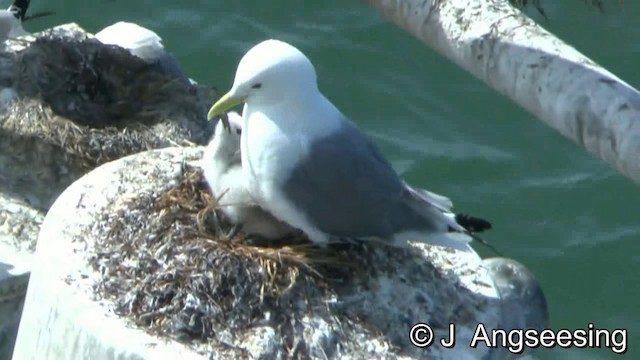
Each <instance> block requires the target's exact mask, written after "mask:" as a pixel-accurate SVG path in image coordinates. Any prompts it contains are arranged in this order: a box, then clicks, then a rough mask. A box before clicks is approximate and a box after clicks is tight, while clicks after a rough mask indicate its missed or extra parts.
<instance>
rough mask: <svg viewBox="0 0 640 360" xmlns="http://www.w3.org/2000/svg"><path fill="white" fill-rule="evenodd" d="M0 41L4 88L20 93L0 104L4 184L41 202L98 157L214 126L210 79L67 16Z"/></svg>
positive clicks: (190, 138) (202, 136) (1, 188)
mask: <svg viewBox="0 0 640 360" xmlns="http://www.w3.org/2000/svg"><path fill="white" fill-rule="evenodd" d="M3 46H4V47H3V49H2V50H1V51H0V88H6V89H13V90H15V92H16V94H17V96H16V99H15V100H14V101H13V102H11V103H10V104H9V105H8V106H7V107H6V108H5V109H4V111H3V112H2V113H1V114H0V170H1V171H0V192H2V193H5V194H8V195H10V196H12V197H16V198H19V199H22V200H24V201H27V202H28V203H29V204H30V205H32V206H33V207H35V208H37V209H39V210H47V209H48V207H49V206H50V205H51V203H52V202H53V201H54V200H55V198H56V197H57V196H58V195H59V194H60V192H61V191H63V190H64V189H65V188H66V187H68V186H69V185H70V184H71V183H72V182H73V181H75V180H77V179H78V178H79V177H81V176H82V175H84V174H85V173H87V172H88V171H90V170H92V169H94V168H95V167H97V166H99V165H101V164H104V163H106V162H109V161H112V160H115V159H118V158H121V157H123V156H126V155H130V154H134V153H138V152H141V151H145V150H150V149H157V148H164V147H169V146H175V145H181V146H189V145H193V144H205V143H206V142H207V141H208V139H209V138H210V136H211V134H212V131H213V127H212V124H211V123H209V122H208V121H207V119H206V112H207V110H208V108H209V106H210V105H211V103H212V102H213V101H215V99H216V97H217V94H216V91H215V90H214V89H213V88H211V87H208V86H203V85H191V84H189V83H187V82H185V81H184V79H176V78H172V77H169V76H168V75H166V74H164V73H161V72H159V71H158V70H157V68H156V67H154V66H153V65H152V64H151V65H150V64H147V63H145V62H144V61H142V60H141V59H139V58H137V57H135V56H133V55H131V54H130V53H129V52H128V51H126V50H124V49H122V48H119V47H117V46H109V45H104V44H102V43H100V42H99V41H97V40H95V39H92V38H91V37H90V35H88V34H87V33H86V32H85V31H84V30H82V29H81V28H79V27H77V26H75V25H73V24H71V25H63V26H60V27H56V28H54V29H52V30H50V31H46V32H43V33H41V34H37V35H36V36H35V37H27V38H26V39H20V40H15V41H8V42H7V44H4V45H3ZM3 91H4V89H3Z"/></svg>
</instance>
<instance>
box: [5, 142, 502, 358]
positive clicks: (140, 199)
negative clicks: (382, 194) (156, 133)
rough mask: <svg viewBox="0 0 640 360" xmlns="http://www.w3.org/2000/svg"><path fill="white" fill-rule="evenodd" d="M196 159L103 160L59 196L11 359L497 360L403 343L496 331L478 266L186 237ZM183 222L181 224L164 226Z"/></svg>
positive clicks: (365, 249) (416, 253)
mask: <svg viewBox="0 0 640 360" xmlns="http://www.w3.org/2000/svg"><path fill="white" fill-rule="evenodd" d="M201 151H202V148H169V149H164V150H156V151H150V152H145V153H141V154H137V155H133V156H129V157H126V158H123V159H120V160H117V161H115V162H110V163H108V164H106V165H103V166H101V167H99V168H97V169H96V170H94V171H92V172H91V173H89V174H88V175H86V176H84V177H83V178H82V179H80V180H79V181H77V182H76V183H74V184H73V185H72V186H71V187H70V188H68V189H67V190H66V191H65V192H64V193H63V194H62V195H61V196H60V197H59V198H58V200H57V201H56V202H55V204H54V205H53V207H52V208H51V210H50V212H49V213H48V215H47V217H46V219H45V222H44V224H43V226H42V231H41V233H40V239H39V241H38V246H37V251H36V255H35V256H36V259H35V263H36V264H37V265H36V267H35V268H34V270H33V274H32V279H31V282H30V284H29V290H28V294H27V300H26V304H25V313H24V316H23V319H22V322H21V325H20V331H19V335H18V341H17V344H16V352H15V356H17V358H26V357H33V356H35V357H41V358H52V357H55V358H77V357H81V356H82V357H84V358H123V359H133V358H148V359H153V358H158V356H161V355H162V357H167V356H168V355H167V354H171V356H172V357H173V356H176V357H178V356H179V357H180V358H203V359H204V358H237V357H254V358H255V357H264V358H282V357H289V356H299V357H314V358H315V357H325V356H326V357H330V358H341V357H342V358H344V357H351V358H385V357H400V358H405V357H406V358H425V357H427V358H460V359H466V358H481V357H483V356H485V355H487V354H488V350H487V349H486V348H478V349H470V348H468V347H467V346H457V347H456V348H454V349H444V348H442V347H440V346H438V345H434V346H432V347H429V348H424V349H421V348H416V347H414V346H413V345H411V343H410V342H409V338H408V332H409V329H410V328H411V327H412V326H413V325H414V324H415V323H416V322H425V323H429V324H430V325H431V326H432V327H433V329H434V332H435V334H436V337H437V338H439V337H442V336H444V335H446V334H447V328H448V324H449V323H455V324H456V326H457V328H456V331H457V338H458V342H459V344H465V343H466V344H468V343H469V341H470V337H471V335H472V334H473V332H474V330H475V327H476V325H477V324H478V323H479V322H482V323H484V324H485V325H486V326H487V329H489V330H490V329H492V328H494V327H496V326H498V324H499V322H500V320H501V319H500V318H501V315H502V314H501V302H500V300H499V299H498V293H497V289H496V288H495V286H494V285H493V280H492V279H491V277H490V276H489V273H488V272H487V271H486V269H485V268H484V267H483V265H482V261H481V260H480V259H479V257H478V256H477V255H476V254H475V253H473V252H467V253H462V252H456V251H453V250H449V249H444V248H440V247H430V246H427V245H423V244H416V245H414V246H412V247H411V248H410V249H407V250H403V249H395V248H387V247H374V246H373V245H371V246H369V245H367V246H355V245H354V246H355V247H353V246H351V245H349V246H346V247H340V248H329V249H326V250H318V251H319V252H313V251H311V250H309V249H308V247H304V246H298V247H296V246H294V245H291V246H287V247H282V248H275V249H273V248H271V249H266V248H258V247H255V246H250V245H242V244H238V243H237V242H236V241H235V240H233V239H231V240H225V239H222V240H221V239H219V238H217V239H216V238H215V236H214V235H212V234H210V233H209V234H207V232H206V231H204V232H203V230H202V229H197V228H195V227H194V226H195V225H190V224H195V223H198V222H199V219H200V218H201V216H202V214H203V212H202V211H205V212H206V201H204V202H198V201H195V200H190V199H192V198H195V197H198V196H200V195H198V194H201V192H200V190H199V187H202V188H203V189H205V188H206V185H205V184H204V182H203V181H202V180H198V178H197V176H201V174H200V175H198V170H199V169H198V168H197V165H198V163H199V157H200V156H201ZM194 171H195V172H194ZM185 178H194V179H195V180H194V181H191V182H186V183H185ZM185 184H186V185H185ZM167 194H168V195H167ZM183 198H184V199H187V200H184V201H183V200H180V199H183ZM181 201H182V202H181ZM185 201H186V202H185ZM190 204H191V205H190ZM193 204H196V205H193ZM193 207H202V208H203V209H195V208H193ZM175 209H178V210H179V212H178V211H176V212H175V213H176V214H181V215H180V217H177V218H170V220H171V221H168V222H166V221H165V220H166V219H167V218H165V216H166V214H169V213H172V212H174V210H175ZM131 224H138V226H131ZM190 227H194V229H193V230H194V231H193V232H192V231H191V230H192V229H191V228H190ZM195 230H197V231H195ZM167 249H168V250H167ZM167 251H169V252H167ZM273 255H276V256H273ZM158 291H159V292H161V294H160V293H158ZM154 292H155V293H156V295H154ZM205 294H212V295H209V298H207V297H206V296H204V295H205ZM42 299H47V301H43V300H42ZM140 309H143V311H140ZM153 309H155V310H154V311H155V312H154V311H151V310H153ZM116 314H118V315H120V317H118V316H116ZM181 319H182V320H185V319H186V321H183V322H180V320H181ZM136 324H137V326H136ZM194 324H195V326H194ZM178 325H179V326H178ZM145 329H146V330H147V331H145ZM207 330H208V331H207ZM150 333H152V334H158V335H159V336H152V335H150ZM175 339H178V340H180V342H178V341H176V340H175ZM437 343H438V342H437V340H436V344H437Z"/></svg>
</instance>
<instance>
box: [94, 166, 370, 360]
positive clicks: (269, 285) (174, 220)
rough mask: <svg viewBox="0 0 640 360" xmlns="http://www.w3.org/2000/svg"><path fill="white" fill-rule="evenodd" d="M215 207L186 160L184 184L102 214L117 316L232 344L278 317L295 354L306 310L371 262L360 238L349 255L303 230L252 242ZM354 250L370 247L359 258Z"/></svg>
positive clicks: (104, 258) (105, 274)
mask: <svg viewBox="0 0 640 360" xmlns="http://www.w3.org/2000/svg"><path fill="white" fill-rule="evenodd" d="M147 209H152V210H151V212H152V215H151V216H149V215H148V214H146V213H147V212H148V210H147ZM216 212H217V202H216V199H214V198H213V197H212V196H211V194H210V192H209V191H208V189H207V186H206V184H205V183H204V179H203V177H202V171H201V170H200V169H199V168H193V167H191V166H187V168H186V169H185V175H184V177H183V180H182V182H181V183H180V184H179V185H178V186H177V187H174V188H171V189H169V190H168V191H166V192H163V193H161V194H159V195H158V196H157V197H154V196H148V197H144V198H141V199H136V201H135V202H132V203H129V204H127V205H125V206H124V207H123V208H121V210H120V211H118V212H116V213H115V214H111V215H105V216H104V218H103V219H101V221H100V223H103V224H107V225H106V226H107V227H108V228H109V229H110V230H109V232H108V234H107V235H106V236H105V237H103V238H101V239H98V241H97V242H96V249H95V253H94V255H93V256H91V258H90V264H91V265H92V266H93V268H94V269H95V270H96V271H98V272H99V273H100V274H102V280H101V281H100V282H99V283H98V284H97V285H96V288H95V292H96V293H97V294H100V296H102V297H104V298H107V299H110V300H113V301H114V303H115V309H116V312H117V313H118V314H119V315H121V316H124V317H126V318H129V319H131V320H132V321H133V322H134V323H136V324H137V325H139V326H141V327H143V328H145V329H147V330H149V331H151V332H152V333H155V334H163V335H167V336H170V337H172V338H175V339H178V340H182V341H187V340H189V341H192V340H205V341H206V340H212V339H215V340H216V341H218V342H219V343H225V339H227V340H228V339H232V338H233V337H234V335H233V334H235V333H236V332H238V331H241V330H243V329H248V328H250V327H251V326H253V325H256V324H259V323H261V322H265V321H266V322H273V323H277V324H278V326H277V328H278V331H279V332H280V333H279V337H280V338H282V339H288V342H287V344H283V346H285V347H287V349H288V351H289V352H290V353H292V354H293V353H295V352H296V351H297V350H296V349H297V348H298V347H303V346H304V344H303V343H301V342H299V341H298V340H299V337H298V336H296V332H297V331H296V330H295V329H294V324H295V323H296V321H294V319H295V318H296V317H301V316H302V314H301V309H303V308H305V307H306V306H309V305H311V304H309V303H310V302H313V303H314V304H313V307H317V308H326V307H327V305H326V303H324V300H326V299H327V298H332V297H335V296H336V293H335V291H336V288H337V287H338V288H339V287H340V285H339V283H340V282H341V281H343V280H344V279H349V278H351V277H352V276H353V274H354V273H359V272H361V271H367V269H368V268H369V266H368V265H367V263H368V261H370V259H369V258H368V256H367V255H366V254H368V252H367V251H363V247H362V246H360V248H359V249H360V250H354V249H352V250H351V251H348V252H349V253H351V255H349V256H347V250H346V248H344V249H342V250H340V249H336V248H329V249H324V250H323V249H319V248H316V247H313V246H312V245H311V244H310V243H309V242H308V240H306V239H303V238H300V237H298V236H293V237H291V238H289V239H284V240H283V242H279V243H278V244H277V245H275V247H259V246H254V245H252V244H251V240H252V239H248V238H247V237H246V235H245V234H244V233H242V232H238V233H236V234H235V235H233V236H232V237H228V234H229V233H233V231H232V227H231V225H230V224H228V223H227V222H226V221H224V220H223V221H222V222H220V223H218V224H219V225H218V226H215V225H214V223H215V222H214V221H213V219H214V216H215V217H221V216H223V215H222V214H221V213H216ZM125 213H126V216H124V215H125ZM214 213H216V214H214ZM132 229H139V230H138V231H134V232H132ZM148 234H158V235H159V237H156V236H155V235H153V236H147V235H148ZM114 239H117V241H114ZM346 246H347V247H353V246H357V245H346ZM353 253H360V254H363V256H362V257H360V258H359V259H360V261H355V262H354V258H353V256H352V255H353ZM348 264H351V265H352V266H355V267H350V266H348ZM356 264H357V265H356ZM265 314H272V318H271V319H265ZM283 317H286V318H283ZM228 342H231V340H228Z"/></svg>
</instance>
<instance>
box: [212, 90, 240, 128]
mask: <svg viewBox="0 0 640 360" xmlns="http://www.w3.org/2000/svg"><path fill="white" fill-rule="evenodd" d="M230 94H231V93H226V94H224V95H223V96H222V97H221V98H220V99H219V100H218V101H216V103H215V104H213V106H212V107H211V109H209V113H208V114H207V120H211V119H213V118H215V117H218V116H220V119H221V120H222V122H223V124H224V126H225V127H226V128H227V129H229V128H230V127H231V126H230V125H229V119H227V117H226V116H225V115H226V113H227V110H229V109H231V108H232V107H234V106H236V105H238V104H240V103H241V102H243V101H244V98H242V97H237V96H233V95H230Z"/></svg>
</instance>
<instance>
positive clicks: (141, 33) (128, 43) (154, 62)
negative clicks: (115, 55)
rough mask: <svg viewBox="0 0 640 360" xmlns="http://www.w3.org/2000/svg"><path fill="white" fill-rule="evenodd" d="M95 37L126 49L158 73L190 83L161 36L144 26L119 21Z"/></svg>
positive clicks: (104, 42)
mask: <svg viewBox="0 0 640 360" xmlns="http://www.w3.org/2000/svg"><path fill="white" fill-rule="evenodd" d="M95 38H96V39H98V41H100V42H101V43H103V44H105V45H116V46H119V47H121V48H124V49H127V50H128V51H129V52H130V53H131V55H133V56H136V57H138V58H140V59H142V60H144V61H145V62H146V63H147V64H149V65H151V66H153V67H154V68H155V69H156V70H157V71H158V72H160V73H163V74H165V75H168V76H170V77H172V78H177V79H179V80H180V81H182V82H184V83H185V84H190V83H191V82H190V80H189V78H188V77H187V75H186V74H185V73H184V71H183V70H182V67H181V66H180V63H179V62H178V59H176V57H175V56H174V55H173V54H171V53H170V52H168V51H166V50H165V48H164V45H162V38H160V36H158V34H156V33H155V32H153V31H151V30H149V29H147V28H145V27H142V26H140V25H138V24H135V23H130V22H126V21H119V22H117V23H115V24H112V25H109V26H107V27H105V28H104V29H102V30H100V31H98V32H97V33H96V35H95Z"/></svg>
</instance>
